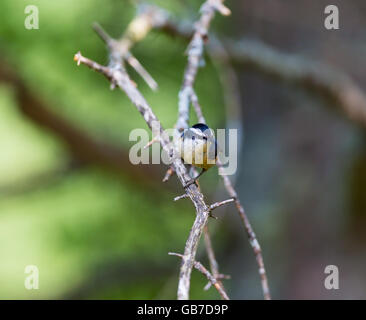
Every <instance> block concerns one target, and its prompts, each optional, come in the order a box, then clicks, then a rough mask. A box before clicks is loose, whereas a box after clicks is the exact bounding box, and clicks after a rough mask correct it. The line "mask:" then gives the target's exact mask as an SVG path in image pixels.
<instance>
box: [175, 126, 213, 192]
mask: <svg viewBox="0 0 366 320" xmlns="http://www.w3.org/2000/svg"><path fill="white" fill-rule="evenodd" d="M178 149H179V153H180V156H181V158H182V159H183V161H184V163H185V164H190V165H193V166H195V167H198V168H202V171H201V172H200V174H199V175H198V176H197V177H195V178H194V179H192V181H190V182H188V183H187V185H186V186H185V187H187V186H189V185H191V184H193V183H195V182H196V180H197V179H198V178H199V177H200V176H201V175H202V174H203V173H204V172H206V171H207V170H208V169H209V168H211V167H213V166H214V165H215V164H216V160H217V142H216V139H215V135H214V133H213V130H212V129H210V128H209V127H208V126H207V125H205V124H203V123H197V124H195V125H194V126H192V127H191V128H189V129H186V130H184V132H183V133H182V135H181V137H180V139H179V148H178Z"/></svg>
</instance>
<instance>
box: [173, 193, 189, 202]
mask: <svg viewBox="0 0 366 320" xmlns="http://www.w3.org/2000/svg"><path fill="white" fill-rule="evenodd" d="M185 198H188V195H187V194H186V193H185V194H182V195H181V196H178V197H175V198H174V201H178V200H181V199H185Z"/></svg>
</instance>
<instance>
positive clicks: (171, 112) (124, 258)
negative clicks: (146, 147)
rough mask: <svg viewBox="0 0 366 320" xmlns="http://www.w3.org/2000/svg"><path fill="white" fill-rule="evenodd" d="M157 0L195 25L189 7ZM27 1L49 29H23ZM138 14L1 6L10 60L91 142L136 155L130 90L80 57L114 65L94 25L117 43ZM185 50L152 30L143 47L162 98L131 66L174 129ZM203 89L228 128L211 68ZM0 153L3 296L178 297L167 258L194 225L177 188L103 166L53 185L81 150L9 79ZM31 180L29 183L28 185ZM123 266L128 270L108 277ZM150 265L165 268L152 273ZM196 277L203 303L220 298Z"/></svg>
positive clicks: (93, 3) (216, 122) (1, 36)
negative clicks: (32, 114) (29, 109)
mask: <svg viewBox="0 0 366 320" xmlns="http://www.w3.org/2000/svg"><path fill="white" fill-rule="evenodd" d="M156 3H158V4H160V5H161V6H163V7H165V8H167V9H168V10H170V11H171V12H173V13H174V14H177V15H179V16H180V18H187V10H186V9H184V10H183V6H182V3H181V2H180V1H157V2H156ZM28 4H33V5H37V6H38V9H39V15H40V16H39V30H26V29H25V28H24V19H25V16H26V15H25V14H24V8H25V6H26V5H28ZM134 14H135V8H134V7H133V6H132V5H131V1H123V0H108V1H101V0H81V1H71V0H63V1H48V0H43V1H37V0H33V1H21V0H16V1H14V0H2V1H1V2H0V21H1V23H0V54H1V56H2V59H6V60H7V61H9V62H10V63H11V65H12V66H14V67H15V68H16V70H17V72H18V73H19V75H20V76H21V78H22V79H24V81H25V83H26V84H27V86H29V87H30V88H31V89H32V91H33V93H34V94H36V95H37V96H39V97H40V98H41V99H42V100H43V101H46V103H47V106H48V107H49V108H52V109H53V110H54V111H56V112H57V113H58V114H60V115H62V116H63V117H65V118H67V119H68V120H69V121H70V123H72V124H74V125H76V126H77V127H79V128H81V129H83V130H85V131H86V132H87V133H88V134H90V135H91V136H93V137H96V138H98V139H99V140H102V141H107V142H108V143H112V144H115V145H119V146H121V148H124V149H125V150H128V148H129V146H131V144H132V142H129V141H128V135H129V132H130V130H131V129H134V128H136V127H142V128H146V124H145V123H144V121H143V119H142V118H141V116H140V114H139V113H138V112H137V110H136V109H135V108H134V107H133V106H132V105H131V103H130V102H129V100H128V99H127V98H126V96H125V95H124V94H123V93H122V92H120V91H118V90H115V91H110V90H109V84H108V82H107V81H106V80H105V79H104V78H103V77H102V76H101V75H99V74H96V73H94V72H92V71H91V70H89V69H87V68H86V67H83V66H81V67H77V66H76V64H75V62H74V61H73V55H74V54H75V53H76V52H77V51H78V50H80V51H81V52H82V53H83V54H84V55H85V56H87V57H89V58H91V59H95V60H96V61H98V62H100V63H104V64H105V63H107V52H106V49H105V48H104V45H103V43H102V42H101V41H100V39H99V38H98V37H97V36H96V34H95V33H94V32H93V30H92V28H91V24H92V22H94V21H98V22H99V23H100V24H101V25H102V26H104V28H105V29H106V30H107V31H108V32H109V33H110V34H111V35H112V36H114V37H118V36H119V35H121V34H122V32H123V30H124V28H125V27H126V25H127V24H128V22H129V21H130V20H131V19H132V18H133V16H134ZM185 15H186V16H185ZM190 18H192V16H191V17H190ZM193 18H195V17H193ZM185 48H186V43H184V42H182V41H181V40H179V39H171V38H169V37H167V36H165V35H162V34H159V33H156V32H152V33H151V34H150V35H149V36H148V37H147V38H146V39H145V40H144V41H143V42H142V43H140V44H138V45H137V46H136V47H135V48H134V49H133V52H134V54H135V55H136V56H137V57H138V59H139V60H140V61H141V62H142V64H143V65H144V66H145V67H146V69H147V70H149V71H150V72H151V74H152V75H153V76H154V78H155V79H156V80H157V82H158V83H159V91H158V92H157V93H154V92H152V91H151V90H150V89H149V88H148V87H147V86H146V84H145V83H143V82H142V81H141V79H140V78H139V77H138V75H136V74H135V73H134V71H133V70H130V74H131V77H132V78H133V79H134V81H136V83H137V84H138V87H139V89H140V90H141V91H142V93H143V94H144V96H145V97H146V99H147V100H148V101H149V103H150V104H151V105H152V106H153V109H154V112H155V113H156V114H157V116H158V117H159V119H160V120H161V121H162V123H163V125H164V127H166V128H170V127H172V126H173V125H174V123H175V121H176V116H177V100H178V98H177V96H178V91H179V87H180V83H181V79H182V75H183V70H184V66H185V63H186V57H185V55H184V50H185ZM197 93H198V95H199V97H200V101H201V104H202V106H203V111H204V113H205V115H206V117H207V119H208V121H209V123H210V124H211V126H213V127H220V125H221V126H222V125H223V119H224V114H223V108H221V105H222V103H223V102H222V95H221V88H220V84H219V81H218V77H217V75H216V72H215V69H214V68H213V66H212V65H211V64H210V62H209V61H207V65H206V67H205V68H202V69H201V70H200V73H199V76H198V79H197ZM0 150H1V151H0V255H1V260H0V298H5V299H8V298H31V299H33V298H62V297H81V298H113V299H114V298H123V299H127V298H140V299H141V298H142V299H143V298H174V297H175V292H176V284H177V275H178V266H179V264H180V261H177V259H176V258H175V257H169V256H168V255H167V253H168V251H177V252H182V250H183V248H184V243H185V240H186V238H187V236H188V232H189V229H190V226H191V224H192V222H193V218H194V211H193V208H192V206H191V204H190V203H188V202H185V201H181V202H180V203H173V201H172V198H173V197H174V196H176V195H177V193H176V192H179V190H180V189H179V187H177V188H176V190H175V191H174V190H172V191H167V189H166V188H164V189H163V190H162V191H159V190H157V189H155V190H153V189H152V188H151V187H146V188H143V187H141V185H139V186H138V185H135V184H134V183H133V182H132V181H131V180H127V178H121V177H120V176H116V175H114V174H112V173H110V172H107V171H105V170H102V169H101V168H97V167H82V168H79V169H77V170H66V171H65V172H63V173H62V174H59V175H55V177H53V178H52V175H53V172H58V171H59V170H62V169H63V168H65V167H67V165H68V163H69V162H70V161H71V160H72V159H73V155H72V154H70V152H69V151H68V149H67V148H66V147H65V144H64V142H63V141H62V140H61V139H60V138H59V137H57V136H56V135H54V134H51V133H50V132H48V131H47V130H44V129H43V128H41V127H39V126H38V125H37V124H36V123H34V122H32V121H31V120H30V119H29V118H27V117H25V116H24V115H23V114H22V113H21V111H20V110H19V108H18V105H17V101H16V99H15V98H14V94H13V88H12V87H11V86H8V85H6V84H3V83H1V84H0ZM43 175H45V177H46V178H44V179H43V180H42V179H41V183H39V182H38V183H37V185H34V186H32V182H33V181H34V180H37V179H38V178H39V177H42V176H43ZM213 175H214V174H210V175H209V178H208V180H209V181H215V180H214V178H213ZM173 179H175V178H173ZM210 179H211V180H210ZM38 180H39V179H38ZM23 185H26V186H28V187H27V188H22V187H20V188H18V186H23ZM213 189H214V186H212V187H211V190H213ZM14 190H17V191H14ZM26 265H37V266H38V268H39V271H40V288H39V290H30V291H29V290H26V289H25V288H24V278H25V274H24V268H25V266H26ZM113 265H116V266H120V268H119V267H117V269H116V270H117V271H114V272H111V273H110V274H109V273H108V270H111V269H110V268H112V270H114V269H113ZM150 265H154V266H155V267H154V268H155V269H156V270H162V272H160V273H158V275H154V273H149V269H150ZM111 266H112V267H111ZM155 269H153V270H152V271H154V270H155ZM134 270H135V271H136V272H132V271H134ZM137 270H140V273H139V272H137ZM130 273H131V274H130ZM98 275H99V276H98ZM193 277H194V278H193V279H194V280H193V288H192V297H193V298H217V293H216V292H215V291H214V290H213V289H210V290H209V291H208V292H204V291H203V290H202V287H203V286H204V284H205V279H204V278H203V276H202V275H200V274H198V275H197V274H194V275H193ZM100 278H101V280H100ZM104 278H105V279H106V281H105V282H103V279H104ZM96 279H99V280H96ZM107 279H109V280H108V281H107ZM82 288H86V289H85V290H84V291H83V289H82ZM78 292H79V294H78Z"/></svg>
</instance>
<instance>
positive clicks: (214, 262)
mask: <svg viewBox="0 0 366 320" xmlns="http://www.w3.org/2000/svg"><path fill="white" fill-rule="evenodd" d="M203 234H204V240H205V247H206V252H207V256H208V261H209V263H210V269H211V273H212V275H213V277H214V278H215V279H216V280H217V281H218V282H219V284H220V286H221V287H222V288H223V289H225V288H224V285H223V284H222V282H221V281H220V280H221V279H230V276H228V275H223V274H221V273H219V264H218V263H217V260H216V257H215V252H214V250H213V246H212V242H211V237H210V232H209V230H208V225H206V226H205V228H204V230H203ZM210 287H211V282H210V281H209V282H208V283H207V285H206V286H205V288H204V290H208V289H209V288H210Z"/></svg>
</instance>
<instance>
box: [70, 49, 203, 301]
mask: <svg viewBox="0 0 366 320" xmlns="http://www.w3.org/2000/svg"><path fill="white" fill-rule="evenodd" d="M113 49H114V48H113V47H110V50H112V51H111V52H110V54H111V55H110V57H111V58H110V59H111V60H110V64H109V66H108V67H106V66H102V65H100V64H98V63H96V62H95V61H92V60H90V59H88V58H85V57H83V56H82V55H81V53H80V52H78V53H77V54H75V56H74V60H75V61H76V62H77V64H78V65H80V64H84V65H86V66H88V67H89V68H91V69H93V70H95V71H97V72H99V73H101V74H103V75H104V76H105V77H106V78H107V79H108V80H109V81H110V82H111V84H112V85H113V87H114V86H117V87H119V88H120V89H121V90H122V91H124V92H125V93H126V95H127V96H128V98H129V99H130V100H131V101H132V103H133V104H134V105H135V107H136V108H137V109H138V111H139V112H140V113H141V115H142V116H143V118H144V120H145V122H146V123H147V125H148V126H149V127H150V129H152V128H153V125H154V124H158V126H159V128H160V129H159V133H160V139H159V141H160V144H161V146H162V149H163V150H164V151H165V152H166V153H167V154H169V155H172V154H174V147H173V146H172V144H171V143H170V141H169V139H168V138H167V137H166V135H165V134H164V130H163V128H162V126H161V123H160V121H159V120H158V118H157V117H156V115H155V114H154V113H153V111H152V109H151V107H150V106H149V104H148V103H147V101H146V100H145V98H144V97H143V96H142V94H141V93H140V92H139V91H138V89H137V88H136V86H135V84H134V83H133V82H132V80H131V79H130V78H129V76H128V74H127V72H126V70H125V69H124V66H123V61H122V57H121V56H120V55H119V52H117V53H116V52H114V51H113ZM172 164H173V167H174V170H175V172H176V174H177V177H178V179H179V180H180V182H181V183H182V185H183V186H185V185H187V183H188V182H189V181H190V177H189V175H188V172H187V170H186V168H185V166H184V164H183V162H182V160H181V159H180V158H174V159H173V163H172ZM185 190H186V193H187V194H188V196H189V198H190V199H191V201H192V202H193V204H194V207H195V209H196V219H195V222H194V224H193V227H192V229H191V232H190V234H189V237H188V240H187V243H186V250H185V254H184V257H183V259H182V266H181V276H180V281H179V294H178V298H179V299H188V298H189V287H190V275H191V272H192V267H193V263H194V259H195V255H196V251H197V246H198V242H199V239H200V237H201V234H202V230H203V227H204V226H205V224H206V223H207V219H208V217H209V212H210V208H209V206H208V205H207V204H206V203H205V201H204V197H203V194H202V193H201V192H200V191H199V189H198V187H197V186H196V185H195V184H191V185H189V186H188V187H187V188H185Z"/></svg>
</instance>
